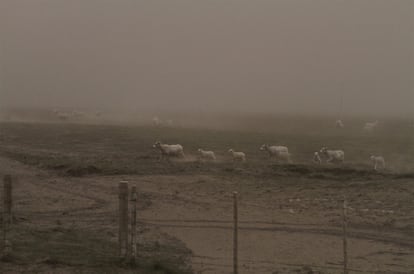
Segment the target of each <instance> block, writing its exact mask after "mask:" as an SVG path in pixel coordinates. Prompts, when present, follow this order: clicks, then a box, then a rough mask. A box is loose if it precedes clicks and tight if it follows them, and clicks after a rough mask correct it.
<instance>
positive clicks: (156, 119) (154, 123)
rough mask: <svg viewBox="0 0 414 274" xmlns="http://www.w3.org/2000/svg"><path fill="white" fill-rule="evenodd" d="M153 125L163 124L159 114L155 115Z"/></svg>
mask: <svg viewBox="0 0 414 274" xmlns="http://www.w3.org/2000/svg"><path fill="white" fill-rule="evenodd" d="M152 125H153V126H154V127H159V126H161V120H160V119H159V118H158V117H157V116H155V117H154V118H152Z"/></svg>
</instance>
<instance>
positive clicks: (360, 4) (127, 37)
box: [0, 0, 414, 116]
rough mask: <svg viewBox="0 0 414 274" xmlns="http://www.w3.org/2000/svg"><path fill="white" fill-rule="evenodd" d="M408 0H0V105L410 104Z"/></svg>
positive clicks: (413, 49) (362, 107)
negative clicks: (341, 102)
mask: <svg viewBox="0 0 414 274" xmlns="http://www.w3.org/2000/svg"><path fill="white" fill-rule="evenodd" d="M413 14H414V1H412V0H392V1H390V0H350V1H340V0H337V1H333V0H325V1H321V0H312V1H305V0H303V1H298V0H278V1H276V0H274V1H271V0H267V1H266V0H261V1H259V0H255V1H251V0H237V1H230V0H207V1H194V0H188V1H181V0H148V1H133V0H130V1H127V0H123V1H121V0H111V1H109V0H71V1H57V0H18V1H15V0H2V1H0V31H1V35H0V43H1V44H0V69H1V70H0V77H1V78H0V81H1V83H0V88H1V98H0V106H3V107H4V106H30V107H44V106H46V107H79V108H84V107H93V108H117V109H130V110H134V111H136V110H142V111H150V110H165V111H206V112H260V113H279V112H288V113H289V112H290V113H320V112H322V113H331V114H335V115H336V114H338V113H339V109H340V101H341V100H340V98H341V95H340V94H343V105H344V107H343V112H344V114H345V115H346V114H351V113H352V114H381V115H398V116H407V115H409V116H411V115H414V113H413V110H414V15H413Z"/></svg>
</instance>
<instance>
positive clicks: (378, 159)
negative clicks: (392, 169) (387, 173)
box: [370, 155, 385, 170]
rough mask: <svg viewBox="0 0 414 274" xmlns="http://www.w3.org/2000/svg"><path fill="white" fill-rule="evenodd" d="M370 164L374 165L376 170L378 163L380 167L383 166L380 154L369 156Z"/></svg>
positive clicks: (382, 158)
mask: <svg viewBox="0 0 414 274" xmlns="http://www.w3.org/2000/svg"><path fill="white" fill-rule="evenodd" d="M370 159H371V161H372V164H373V165H374V170H378V166H379V165H380V166H381V168H382V169H384V168H385V160H384V157H382V156H374V155H372V156H371V157H370Z"/></svg>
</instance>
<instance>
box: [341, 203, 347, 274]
mask: <svg viewBox="0 0 414 274" xmlns="http://www.w3.org/2000/svg"><path fill="white" fill-rule="evenodd" d="M342 218H343V220H342V226H343V252H344V274H348V250H347V248H348V243H347V228H348V216H347V203H346V198H345V197H344V203H343V207H342Z"/></svg>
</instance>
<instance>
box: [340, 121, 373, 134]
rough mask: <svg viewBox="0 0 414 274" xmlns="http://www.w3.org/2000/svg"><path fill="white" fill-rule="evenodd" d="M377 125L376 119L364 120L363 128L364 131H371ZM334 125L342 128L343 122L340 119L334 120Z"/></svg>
mask: <svg viewBox="0 0 414 274" xmlns="http://www.w3.org/2000/svg"><path fill="white" fill-rule="evenodd" d="M378 125H379V122H378V121H374V122H366V123H365V125H364V127H363V130H364V131H366V132H372V131H374V130H375V129H376V128H377V127H378ZM335 127H337V128H344V127H345V124H344V122H342V120H336V121H335Z"/></svg>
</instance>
